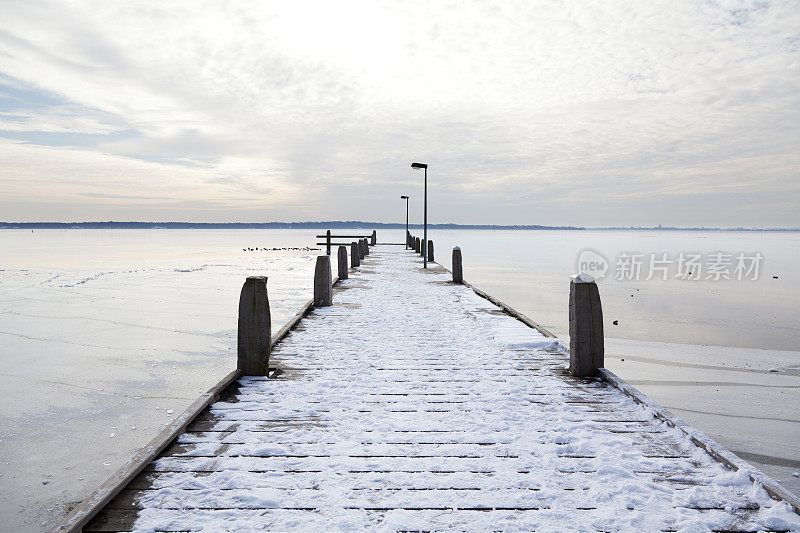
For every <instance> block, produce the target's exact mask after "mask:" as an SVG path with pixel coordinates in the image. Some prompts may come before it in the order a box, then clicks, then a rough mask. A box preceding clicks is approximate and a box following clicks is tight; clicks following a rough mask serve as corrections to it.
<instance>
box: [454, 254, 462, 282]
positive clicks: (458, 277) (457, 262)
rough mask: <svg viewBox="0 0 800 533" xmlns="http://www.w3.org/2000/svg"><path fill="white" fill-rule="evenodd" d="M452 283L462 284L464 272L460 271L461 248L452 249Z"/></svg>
mask: <svg viewBox="0 0 800 533" xmlns="http://www.w3.org/2000/svg"><path fill="white" fill-rule="evenodd" d="M453 283H464V272H463V271H462V270H461V248H459V247H458V246H456V247H455V248H453Z"/></svg>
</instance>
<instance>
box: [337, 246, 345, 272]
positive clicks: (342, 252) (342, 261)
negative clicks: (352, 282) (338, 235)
mask: <svg viewBox="0 0 800 533" xmlns="http://www.w3.org/2000/svg"><path fill="white" fill-rule="evenodd" d="M338 255H339V279H347V248H345V247H344V245H340V246H339V252H338Z"/></svg>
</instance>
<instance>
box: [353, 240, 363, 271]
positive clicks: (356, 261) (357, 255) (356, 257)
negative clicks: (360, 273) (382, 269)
mask: <svg viewBox="0 0 800 533" xmlns="http://www.w3.org/2000/svg"><path fill="white" fill-rule="evenodd" d="M360 264H361V251H360V250H359V249H358V243H357V242H356V241H353V242H351V243H350V266H351V267H353V268H355V267H357V266H358V265H360Z"/></svg>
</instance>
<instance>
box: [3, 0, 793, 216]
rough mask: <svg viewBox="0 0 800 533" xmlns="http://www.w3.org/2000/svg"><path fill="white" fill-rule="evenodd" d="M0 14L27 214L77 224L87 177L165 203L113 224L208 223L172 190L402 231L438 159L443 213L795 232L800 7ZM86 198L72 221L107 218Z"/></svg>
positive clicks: (39, 9)
mask: <svg viewBox="0 0 800 533" xmlns="http://www.w3.org/2000/svg"><path fill="white" fill-rule="evenodd" d="M0 17H3V19H4V20H5V21H7V23H6V24H5V25H4V27H5V29H3V30H0V49H2V52H3V53H2V54H0V73H2V76H3V77H0V103H2V102H13V105H12V104H7V107H5V108H4V109H5V111H4V112H3V113H2V114H0V137H3V136H4V137H6V138H7V139H12V140H14V141H16V142H6V143H3V144H2V145H0V150H5V151H6V153H8V154H11V153H13V158H14V159H13V161H11V163H9V165H8V166H5V167H3V168H2V169H0V200H3V199H5V200H9V199H10V198H18V196H17V195H16V193H14V192H13V191H12V190H11V188H12V187H17V186H19V184H20V183H21V182H20V178H19V176H20V175H24V176H25V179H26V180H27V181H26V184H27V186H28V188H30V189H31V190H32V192H31V194H30V195H29V200H26V201H30V202H31V206H30V207H31V208H30V209H28V210H26V211H20V213H29V214H33V213H36V207H35V206H36V205H37V204H38V203H42V204H59V205H62V204H63V205H64V206H65V207H64V209H63V211H64V212H68V211H69V209H68V207H66V206H67V205H68V204H69V203H70V202H85V201H86V199H87V197H85V196H81V193H82V192H85V191H87V190H89V189H87V188H86V186H87V184H88V185H91V186H92V187H98V188H102V189H103V190H104V191H106V192H105V193H104V194H111V195H120V196H130V195H131V191H129V190H127V189H126V187H127V186H126V185H125V183H126V179H127V180H128V181H130V182H133V183H136V188H139V189H142V190H143V191H146V192H141V191H139V192H138V193H137V194H138V195H139V196H148V197H150V198H138V199H135V200H136V203H134V202H133V200H134V199H133V198H129V199H130V200H131V202H132V203H130V204H126V203H125V202H122V201H120V202H117V203H116V204H115V209H118V210H120V212H121V213H122V214H120V216H117V217H116V218H141V217H143V216H150V215H151V214H152V213H153V212H154V211H157V210H158V209H163V213H164V215H163V216H161V217H159V218H161V219H168V218H174V217H180V216H189V214H193V213H198V212H201V211H186V210H181V209H179V208H176V207H175V205H177V204H176V203H170V202H167V201H165V200H163V199H162V198H173V197H174V198H175V199H176V202H177V199H178V198H180V197H183V196H187V197H190V198H191V199H192V201H193V202H196V203H195V204H193V205H195V206H196V207H197V206H200V205H201V204H202V202H204V201H205V202H208V204H209V205H214V206H215V208H214V209H217V208H219V211H215V215H214V216H223V217H227V218H228V219H231V220H252V219H253V218H251V217H257V218H256V219H257V220H263V219H264V218H269V217H271V216H275V217H277V216H280V217H283V218H284V219H287V220H298V219H301V218H306V217H309V216H312V218H319V219H323V218H328V219H330V218H344V219H352V218H371V219H378V220H386V219H387V217H389V218H390V219H391V217H390V216H389V215H388V214H387V213H392V212H394V204H395V203H396V202H395V200H396V198H395V197H396V196H399V194H406V193H411V194H412V195H413V196H415V197H418V196H420V194H417V193H418V192H419V189H420V186H421V184H420V181H421V180H420V179H419V176H418V175H417V174H412V173H411V171H410V169H409V168H408V164H409V163H410V161H411V160H418V159H419V160H424V161H428V162H429V163H430V164H431V169H430V178H431V195H432V200H433V202H435V204H434V205H436V206H437V208H438V209H440V211H438V212H437V213H436V217H437V218H440V219H441V220H449V221H456V222H474V221H477V220H476V217H479V218H481V220H480V221H481V222H497V223H520V224H522V223H553V224H584V225H605V224H625V225H627V224H650V223H664V224H680V223H681V222H680V221H676V220H671V219H670V217H671V213H674V212H675V210H676V208H675V205H676V203H678V202H681V201H682V202H684V204H690V203H692V204H693V203H697V204H699V205H703V206H705V209H704V210H703V213H701V214H698V217H699V218H698V219H702V217H706V218H707V220H706V219H702V220H704V221H701V222H700V223H703V224H709V225H710V224H729V225H740V224H748V223H756V222H757V221H758V220H768V221H769V222H767V224H777V225H798V224H800V214H797V213H793V212H789V211H788V210H784V209H782V208H779V207H778V204H777V203H775V204H771V203H770V202H779V201H780V197H771V196H770V195H769V194H765V193H771V192H774V191H778V190H781V191H784V192H786V193H787V194H790V195H796V194H797V192H798V188H800V180H798V179H797V178H798V176H797V170H796V169H797V168H800V166H799V165H798V163H800V154H799V153H798V150H797V148H796V146H795V144H796V139H797V138H800V136H799V135H798V134H799V133H800V131H798V130H800V76H798V68H800V67H799V66H798V65H800V63H798V56H797V53H798V46H797V44H798V42H800V30H798V28H800V10H797V9H796V5H794V4H793V3H792V2H773V3H754V2H747V1H734V0H731V1H726V2H722V3H714V2H707V3H694V2H667V1H654V2H635V3H631V2H617V1H614V2H605V3H601V4H585V3H574V2H556V1H552V2H551V1H537V2H525V1H517V2H514V1H512V2H500V3H482V4H477V5H450V4H447V5H445V4H430V3H425V2H412V1H406V2H370V3H360V2H337V3H333V4H332V3H326V2H293V3H291V5H288V4H287V5H283V4H281V5H277V4H269V3H266V4H265V3H261V2H235V3H225V4H220V3H218V2H193V3H183V2H166V3H159V4H146V3H145V4H142V3H128V4H114V3H107V2H87V3H81V5H80V6H78V5H77V4H69V3H49V2H35V1H33V2H26V3H24V4H18V5H15V6H13V7H12V6H11V5H9V4H4V5H0ZM3 85H5V86H6V87H10V88H8V89H6V90H5V91H4V90H3V88H2V87H3ZM25 90H28V91H29V92H28V93H27V94H26V93H25V92H24V91H25ZM14 91H16V92H14ZM20 91H23V92H20ZM6 93H8V94H10V95H12V98H7V99H5V100H3V96H2V95H3V94H6ZM12 93H13V94H12ZM20 94H22V95H23V96H24V97H23V98H22V99H19V98H18V97H19V95H20ZM37 95H38V96H37ZM3 131H5V133H3ZM43 133H47V134H48V135H43ZM54 134H56V135H57V136H56V137H54V136H53V135H54ZM87 135H89V137H87ZM20 141H23V142H24V143H27V145H26V146H25V147H24V149H23V148H22V143H21V142H20ZM48 146H49V148H48ZM64 147H71V148H70V149H65V148H64ZM19 158H22V159H19ZM31 158H39V159H38V160H37V159H31ZM78 160H80V161H81V164H83V165H85V166H83V167H80V168H81V170H80V171H78V169H77V168H76V166H75V165H76V161H78ZM43 162H44V163H43ZM43 167H44V168H43ZM109 167H111V168H113V169H114V170H113V171H109ZM44 172H49V174H47V175H44V174H41V173H44ZM119 177H122V178H125V179H119ZM44 183H49V184H51V185H53V186H45V185H43V184H44ZM165 184H168V185H169V189H170V191H171V192H170V193H169V194H168V195H166V196H165V195H163V194H161V193H160V192H159V191H160V190H161V189H162V188H164V187H165V186H166V185H165ZM37 187H38V189H36V188H37ZM34 189H35V192H34ZM3 191H4V192H3ZM89 192H92V191H91V190H89ZM759 194H761V195H762V196H758V195H759ZM756 196H758V197H759V198H761V200H759V201H758V202H757V203H758V207H757V208H755V207H754V208H753V209H747V210H742V211H741V212H737V211H736V210H733V209H731V206H732V205H736V204H741V203H742V202H744V201H747V200H748V199H753V198H755V197H756ZM78 197H80V198H81V199H80V200H79V199H78ZM91 198H93V199H94V200H97V202H96V203H90V204H89V205H92V206H94V207H92V208H90V209H87V208H86V205H85V204H83V203H80V206H81V207H77V206H78V205H79V204H78V203H76V204H75V205H76V208H75V210H76V212H79V213H84V214H85V216H89V217H90V218H91V217H93V216H95V215H94V214H93V213H97V212H99V211H97V209H100V208H101V206H102V203H101V202H100V201H99V200H101V198H100V197H91ZM91 198H90V199H91ZM770 198H772V199H771V200H770ZM110 199H111V198H106V200H110ZM220 199H222V200H220ZM254 199H257V201H256V202H265V204H264V205H266V206H269V207H268V208H267V209H265V210H262V211H258V210H256V209H251V207H250V206H252V205H253V204H254V203H256V202H254ZM119 200H124V198H119ZM145 205H146V206H147V209H144V208H143V206H145ZM564 205H569V206H579V209H575V208H573V209H570V210H564V209H562V208H560V206H564ZM603 205H613V206H614V208H613V209H606V208H604V207H602V206H603ZM467 206H481V207H480V209H478V210H476V209H474V208H471V209H467V208H466V207H467ZM493 206H495V207H493ZM501 206H503V207H501ZM509 206H513V208H510V207H509ZM273 207H274V209H273ZM773 207H775V209H773ZM197 208H198V209H199V207H197ZM224 209H227V210H228V211H227V212H225V211H224ZM47 212H53V211H52V210H49V209H48V210H43V211H42V213H47ZM60 212H61V211H60ZM398 212H399V211H398ZM28 216H31V215H28ZM38 216H39V217H41V216H42V215H38ZM98 216H99V215H98ZM744 217H746V218H744ZM684 218H685V217H684ZM656 221H657V222H656Z"/></svg>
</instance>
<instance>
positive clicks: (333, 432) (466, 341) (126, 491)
mask: <svg viewBox="0 0 800 533" xmlns="http://www.w3.org/2000/svg"><path fill="white" fill-rule="evenodd" d="M355 249H356V248H355V247H353V250H355ZM460 252H461V251H460V250H459V251H458V257H459V260H460V257H461V255H460ZM345 259H346V258H345ZM421 267H422V259H421V258H420V257H419V255H418V254H416V253H415V252H414V250H402V249H399V248H398V247H393V246H375V247H373V248H372V250H371V251H370V253H369V255H368V256H366V257H365V258H364V259H363V260H361V262H360V264H359V266H358V267H356V268H351V269H350V273H349V277H348V279H346V280H341V281H339V282H338V283H335V284H334V288H333V295H332V305H329V306H327V305H326V306H321V307H314V306H313V304H312V303H309V305H307V306H306V307H305V308H304V309H302V310H301V311H300V313H298V315H297V317H296V320H293V321H292V322H291V323H290V324H289V325H287V326H286V327H284V328H283V329H282V330H281V331H279V332H278V333H277V334H276V335H275V336H273V343H272V344H273V345H272V348H271V355H270V359H269V365H268V366H269V368H270V370H269V373H268V375H267V376H249V377H245V376H240V373H232V374H231V375H230V376H229V377H228V378H227V380H224V381H223V383H221V384H220V385H219V386H218V387H217V388H216V389H214V390H212V391H211V392H210V393H209V394H208V395H207V396H206V397H204V398H202V399H201V400H198V403H197V404H196V405H195V406H194V407H193V408H192V409H191V410H190V411H189V412H188V414H186V415H185V416H184V417H183V418H181V419H179V420H178V421H176V424H174V425H173V427H171V428H169V429H168V431H167V432H165V434H164V435H162V437H161V441H158V442H156V443H154V444H153V445H152V446H151V447H150V448H149V449H148V450H146V451H145V452H143V454H142V455H141V456H139V457H138V458H136V459H135V460H134V461H132V462H131V464H130V465H128V467H127V470H126V469H123V471H122V472H121V473H119V474H118V475H117V476H116V477H115V478H114V479H112V480H110V482H109V483H108V484H107V486H105V487H104V488H103V489H101V490H100V491H98V493H96V494H95V495H93V496H92V498H90V499H89V500H87V502H84V504H83V505H82V506H81V507H79V508H78V509H76V511H75V512H74V513H73V514H72V515H71V516H70V517H68V519H67V521H66V522H65V523H64V524H62V526H61V528H59V530H61V531H64V530H72V531H79V530H83V531H131V530H146V531H193V530H201V529H202V530H206V531H216V530H240V529H246V530H251V529H252V530H256V529H273V530H279V531H287V530H314V531H330V530H336V531H341V530H347V531H352V530H363V529H377V530H382V531H411V530H415V531H419V530H426V531H430V530H477V531H484V530H514V531H530V530H539V531H548V530H553V529H560V530H580V531H678V530H684V529H685V530H693V531H694V530H698V531H699V530H712V531H755V530H765V531H787V530H794V528H800V517H799V516H798V515H797V514H796V510H797V507H798V505H800V502H798V500H797V498H796V497H794V496H793V495H791V494H790V493H788V491H786V490H785V489H783V488H782V487H781V486H780V485H779V484H777V483H776V482H774V481H772V480H770V479H769V478H766V477H765V476H763V474H761V473H760V472H758V471H757V470H755V469H753V468H752V467H751V466H750V465H748V464H747V463H745V462H743V461H741V460H740V459H738V458H737V457H735V456H734V455H732V454H730V453H729V452H727V451H725V450H724V449H723V448H722V447H721V446H719V445H718V444H716V443H714V442H713V441H712V440H711V439H709V438H708V437H706V436H704V435H703V434H702V433H700V432H697V431H695V430H693V429H692V428H690V427H688V426H686V425H685V424H684V423H682V422H681V421H680V420H678V419H676V418H675V417H673V416H672V415H671V414H670V413H668V412H667V411H665V410H663V409H661V408H659V407H658V406H657V405H654V404H652V402H650V401H649V400H648V399H647V398H646V397H644V396H643V395H641V394H640V393H639V392H638V391H636V390H635V389H633V388H632V387H630V386H628V385H626V384H625V383H624V382H623V381H622V380H619V378H616V376H613V374H611V373H610V372H607V371H605V370H604V369H602V368H601V369H599V370H598V376H599V377H589V378H578V377H575V376H573V375H572V374H570V373H569V372H568V370H567V367H568V365H569V364H570V361H569V352H568V349H567V348H565V346H564V343H562V342H560V341H559V340H557V339H555V338H554V337H553V336H552V335H550V334H548V333H547V332H546V331H544V330H541V329H537V328H536V327H532V326H536V324H535V323H533V322H532V321H531V320H530V319H527V318H526V317H523V316H521V315H519V314H518V313H516V312H515V311H514V310H513V309H511V308H509V307H508V306H506V305H505V304H503V303H502V302H498V301H496V300H494V299H491V297H489V296H488V295H485V294H483V293H481V292H480V291H478V290H477V289H475V290H473V289H474V288H473V287H471V286H470V285H468V284H461V283H453V281H452V280H453V276H452V274H451V273H450V272H449V271H447V270H445V269H444V268H442V267H440V266H438V265H436V264H430V265H429V268H428V269H427V270H423V269H422V268H421ZM334 268H335V267H334ZM458 275H459V276H460V265H459V272H458ZM309 281H310V280H309ZM566 303H567V302H565V307H566ZM160 448H163V450H159V449H160ZM158 452H160V453H158ZM156 453H157V457H155V459H154V460H152V461H151V460H150V459H151V458H152V457H153V456H155V455H156ZM148 454H149V455H148ZM793 506H794V508H793Z"/></svg>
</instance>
